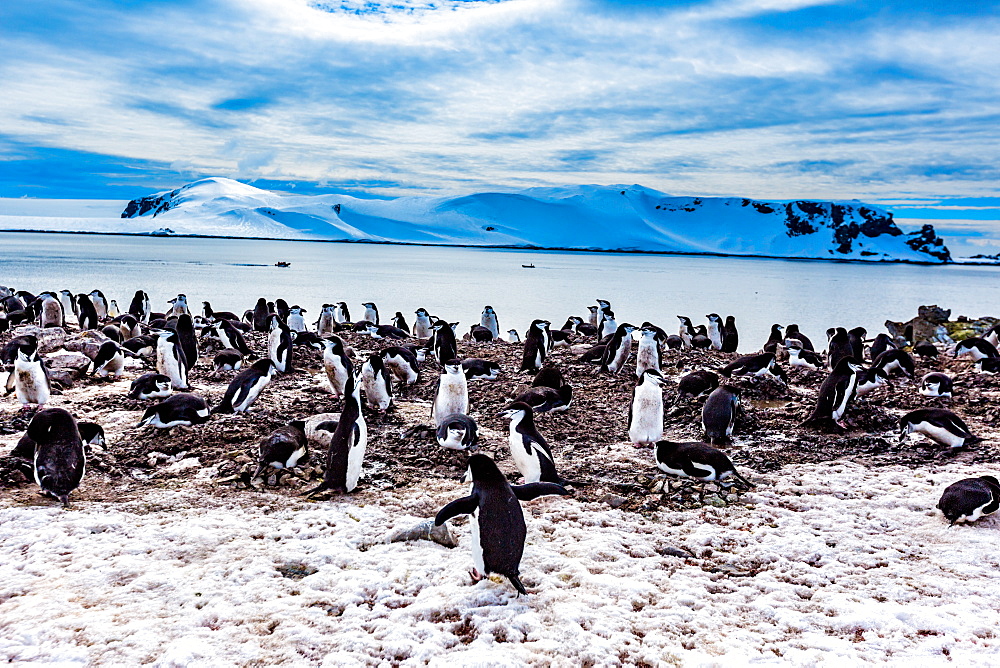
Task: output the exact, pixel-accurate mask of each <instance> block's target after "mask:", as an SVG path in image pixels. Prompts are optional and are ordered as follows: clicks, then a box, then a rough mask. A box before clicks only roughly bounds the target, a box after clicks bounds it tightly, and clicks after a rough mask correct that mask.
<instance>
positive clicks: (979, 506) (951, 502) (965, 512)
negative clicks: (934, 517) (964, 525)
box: [937, 475, 1000, 526]
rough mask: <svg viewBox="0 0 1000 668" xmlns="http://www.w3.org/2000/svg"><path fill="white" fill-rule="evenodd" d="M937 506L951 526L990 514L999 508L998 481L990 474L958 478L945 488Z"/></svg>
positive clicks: (999, 482)
mask: <svg viewBox="0 0 1000 668" xmlns="http://www.w3.org/2000/svg"><path fill="white" fill-rule="evenodd" d="M937 507H938V510H940V511H941V513H942V514H943V515H944V516H945V518H946V519H947V520H948V521H949V522H950V523H951V525H952V526H954V525H955V524H957V523H959V522H975V521H976V520H978V519H979V518H980V517H985V516H986V515H992V514H993V513H995V512H996V511H997V509H998V508H1000V481H998V480H997V479H996V478H995V477H993V476H991V475H984V476H980V477H978V478H965V479H964V480H959V481H958V482H955V483H952V484H950V485H948V486H947V487H946V488H945V490H944V493H943V494H941V499H940V500H939V501H938V504H937Z"/></svg>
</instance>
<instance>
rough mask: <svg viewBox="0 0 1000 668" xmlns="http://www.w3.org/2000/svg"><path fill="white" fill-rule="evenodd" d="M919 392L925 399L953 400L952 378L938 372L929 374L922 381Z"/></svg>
mask: <svg viewBox="0 0 1000 668" xmlns="http://www.w3.org/2000/svg"><path fill="white" fill-rule="evenodd" d="M919 392H920V394H922V395H923V396H925V397H948V398H951V392H952V382H951V377H950V376H948V375H947V374H943V373H940V372H938V371H935V372H932V373H929V374H927V375H925V376H924V377H923V378H922V379H921V380H920V390H919Z"/></svg>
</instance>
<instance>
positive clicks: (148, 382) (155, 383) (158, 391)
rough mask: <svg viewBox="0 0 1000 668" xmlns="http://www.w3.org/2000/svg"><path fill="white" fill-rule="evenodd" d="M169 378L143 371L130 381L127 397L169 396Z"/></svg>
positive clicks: (153, 397) (150, 397)
mask: <svg viewBox="0 0 1000 668" xmlns="http://www.w3.org/2000/svg"><path fill="white" fill-rule="evenodd" d="M171 392H172V390H171V389H170V378H169V377H168V376H164V375H163V374H159V373H144V374H142V375H141V376H139V377H138V378H136V379H135V380H133V381H132V385H131V387H129V390H128V398H129V399H165V398H167V397H169V396H170V393H171Z"/></svg>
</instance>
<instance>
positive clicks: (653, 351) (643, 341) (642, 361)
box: [635, 326, 666, 378]
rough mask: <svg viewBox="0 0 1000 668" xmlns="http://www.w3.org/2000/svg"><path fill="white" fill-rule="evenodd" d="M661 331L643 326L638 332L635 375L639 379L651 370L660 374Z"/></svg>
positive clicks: (661, 358)
mask: <svg viewBox="0 0 1000 668" xmlns="http://www.w3.org/2000/svg"><path fill="white" fill-rule="evenodd" d="M661 332H662V330H660V329H659V328H657V327H647V326H643V328H642V329H640V330H639V349H638V352H636V356H635V375H636V377H637V378H641V377H642V374H643V373H645V372H646V371H649V370H652V371H656V372H657V373H660V372H661V370H662V367H663V348H662V347H661V345H660V344H661V342H662V341H663V340H665V338H666V337H665V336H661V334H660V333H661Z"/></svg>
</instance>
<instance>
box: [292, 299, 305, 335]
mask: <svg viewBox="0 0 1000 668" xmlns="http://www.w3.org/2000/svg"><path fill="white" fill-rule="evenodd" d="M303 313H307V311H306V310H305V309H304V308H302V307H301V306H299V305H298V304H296V305H295V306H293V307H291V308H290V309H288V328H289V329H291V330H292V331H293V332H307V331H309V327H308V326H306V319H305V318H303V317H302V314H303Z"/></svg>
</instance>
